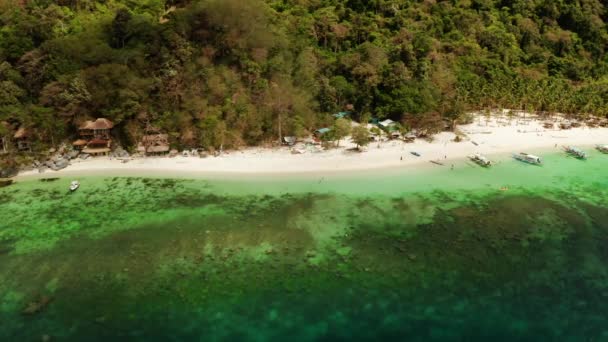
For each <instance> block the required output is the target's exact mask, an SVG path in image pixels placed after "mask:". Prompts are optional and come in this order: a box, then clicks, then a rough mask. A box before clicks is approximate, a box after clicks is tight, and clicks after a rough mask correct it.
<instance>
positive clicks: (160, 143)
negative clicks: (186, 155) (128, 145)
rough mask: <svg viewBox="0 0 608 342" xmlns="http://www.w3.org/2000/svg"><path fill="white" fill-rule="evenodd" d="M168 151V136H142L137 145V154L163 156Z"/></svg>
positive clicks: (157, 134) (158, 134)
mask: <svg viewBox="0 0 608 342" xmlns="http://www.w3.org/2000/svg"><path fill="white" fill-rule="evenodd" d="M169 150H170V146H169V135H168V134H160V133H156V134H147V135H144V136H143V137H142V138H141V140H140V141H139V144H138V145H137V152H140V153H143V154H146V155H149V154H165V153H168V152H169Z"/></svg>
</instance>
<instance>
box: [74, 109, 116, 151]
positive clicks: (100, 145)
mask: <svg viewBox="0 0 608 342" xmlns="http://www.w3.org/2000/svg"><path fill="white" fill-rule="evenodd" d="M113 127H114V123H112V121H110V120H108V119H105V118H98V119H96V120H95V121H85V122H84V123H83V124H82V125H80V127H78V133H79V134H80V139H78V140H76V141H74V143H72V145H74V147H78V146H80V147H81V148H82V152H84V153H87V154H90V155H107V154H108V153H110V151H111V150H112V139H110V131H111V130H112V128H113ZM82 141H85V142H86V144H82ZM76 143H77V144H76ZM83 146H84V147H83Z"/></svg>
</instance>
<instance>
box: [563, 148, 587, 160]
mask: <svg viewBox="0 0 608 342" xmlns="http://www.w3.org/2000/svg"><path fill="white" fill-rule="evenodd" d="M564 151H566V153H568V154H569V155H571V156H573V157H576V158H578V159H586V158H587V154H586V153H585V152H584V151H582V150H581V149H579V148H576V147H574V146H564Z"/></svg>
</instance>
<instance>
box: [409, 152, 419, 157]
mask: <svg viewBox="0 0 608 342" xmlns="http://www.w3.org/2000/svg"><path fill="white" fill-rule="evenodd" d="M410 153H411V154H413V155H415V156H416V157H420V153H418V152H414V151H412V152H410Z"/></svg>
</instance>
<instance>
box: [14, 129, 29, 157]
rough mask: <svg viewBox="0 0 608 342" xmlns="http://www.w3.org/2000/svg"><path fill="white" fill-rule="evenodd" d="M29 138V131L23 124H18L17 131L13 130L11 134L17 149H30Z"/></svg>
mask: <svg viewBox="0 0 608 342" xmlns="http://www.w3.org/2000/svg"><path fill="white" fill-rule="evenodd" d="M29 138H30V131H29V130H28V129H27V128H25V127H23V126H20V127H19V129H17V132H15V134H14V135H13V139H15V143H16V144H17V150H19V151H30V150H31V147H30V140H29Z"/></svg>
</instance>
